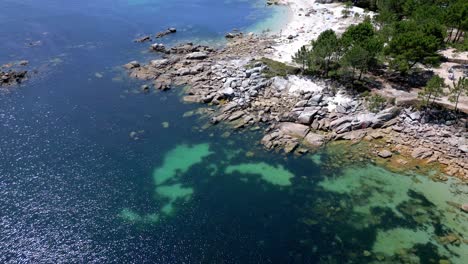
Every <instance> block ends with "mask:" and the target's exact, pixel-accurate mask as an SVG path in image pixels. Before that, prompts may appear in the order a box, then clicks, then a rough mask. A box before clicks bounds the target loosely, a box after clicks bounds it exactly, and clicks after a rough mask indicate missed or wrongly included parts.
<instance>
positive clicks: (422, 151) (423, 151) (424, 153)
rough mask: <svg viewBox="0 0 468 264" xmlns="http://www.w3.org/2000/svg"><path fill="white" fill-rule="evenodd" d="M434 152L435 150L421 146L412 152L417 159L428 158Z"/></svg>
mask: <svg viewBox="0 0 468 264" xmlns="http://www.w3.org/2000/svg"><path fill="white" fill-rule="evenodd" d="M432 154H434V151H432V149H429V148H424V147H419V148H415V149H414V150H413V152H411V156H412V157H413V158H415V159H427V158H429V157H431V156H432Z"/></svg>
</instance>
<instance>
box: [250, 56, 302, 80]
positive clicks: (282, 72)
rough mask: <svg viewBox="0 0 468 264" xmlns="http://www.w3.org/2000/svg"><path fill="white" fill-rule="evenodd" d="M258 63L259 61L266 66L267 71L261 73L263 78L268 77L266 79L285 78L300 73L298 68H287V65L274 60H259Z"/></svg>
mask: <svg viewBox="0 0 468 264" xmlns="http://www.w3.org/2000/svg"><path fill="white" fill-rule="evenodd" d="M258 61H260V62H262V63H263V64H265V65H266V66H268V69H266V70H265V71H264V72H263V74H264V75H265V77H268V78H271V77H275V76H282V77H285V76H287V75H292V74H298V73H299V72H300V69H299V68H296V67H293V66H289V65H287V64H285V63H282V62H279V61H275V60H272V59H268V58H261V59H260V60H258ZM258 61H257V62H258Z"/></svg>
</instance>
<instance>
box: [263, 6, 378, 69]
mask: <svg viewBox="0 0 468 264" xmlns="http://www.w3.org/2000/svg"><path fill="white" fill-rule="evenodd" d="M280 3H281V4H284V5H287V6H288V7H289V8H290V10H291V12H290V13H291V15H290V16H289V21H288V23H287V24H286V25H285V26H284V27H283V28H282V30H281V31H280V37H279V39H278V42H277V45H275V46H274V47H273V48H274V49H275V52H274V53H273V54H272V56H271V57H272V59H275V60H278V61H282V62H292V56H293V55H294V53H295V52H296V51H297V50H299V49H300V48H301V47H302V46H303V45H306V44H310V41H311V40H313V39H316V38H317V37H318V35H319V34H320V33H321V32H323V31H325V30H327V29H333V30H335V31H336V32H337V33H342V32H343V31H344V30H345V29H346V28H347V27H348V26H350V25H352V24H358V23H360V22H361V21H362V20H363V19H364V15H365V14H364V10H363V9H362V8H358V7H353V8H350V11H351V14H350V15H349V17H348V18H343V15H342V13H341V12H342V10H343V9H344V6H343V5H342V4H338V3H333V4H318V3H315V1H314V0H283V1H281V2H280ZM309 10H315V11H316V12H315V13H310V16H305V14H306V13H309ZM355 13H358V14H359V15H360V17H359V18H355V17H354V14H355ZM369 15H372V13H369ZM289 35H292V36H295V37H294V39H292V40H289V39H288V36H289Z"/></svg>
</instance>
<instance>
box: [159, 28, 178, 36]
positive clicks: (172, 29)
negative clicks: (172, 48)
mask: <svg viewBox="0 0 468 264" xmlns="http://www.w3.org/2000/svg"><path fill="white" fill-rule="evenodd" d="M176 32H177V29H175V28H168V29H166V30H164V31H161V32H158V33H156V38H162V37H164V36H167V35H169V34H173V33H176Z"/></svg>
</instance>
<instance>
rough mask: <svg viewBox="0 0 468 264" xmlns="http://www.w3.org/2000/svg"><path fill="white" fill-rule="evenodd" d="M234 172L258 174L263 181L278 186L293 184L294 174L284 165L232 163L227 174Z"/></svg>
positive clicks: (227, 168) (226, 171)
mask: <svg viewBox="0 0 468 264" xmlns="http://www.w3.org/2000/svg"><path fill="white" fill-rule="evenodd" d="M234 172H238V173H241V174H245V175H258V176H260V178H261V179H262V180H263V181H265V182H268V183H270V184H273V185H278V186H290V185H291V184H292V183H291V179H292V178H293V177H294V174H292V173H291V172H290V171H288V170H286V169H285V168H284V167H283V166H281V165H278V166H277V167H275V166H272V165H269V164H267V163H265V162H259V163H242V164H238V165H230V166H227V167H226V169H225V173H226V174H232V173H234Z"/></svg>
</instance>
